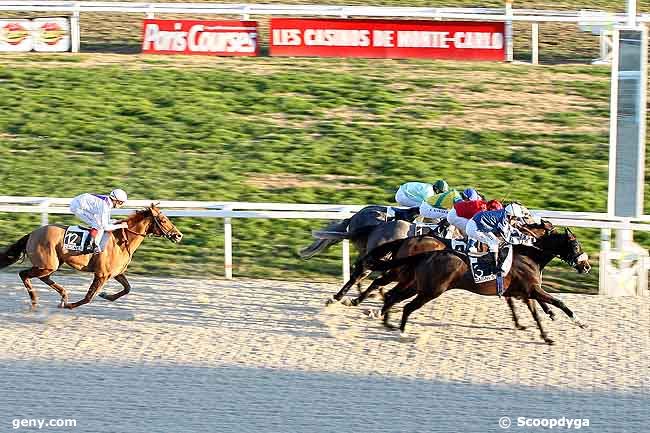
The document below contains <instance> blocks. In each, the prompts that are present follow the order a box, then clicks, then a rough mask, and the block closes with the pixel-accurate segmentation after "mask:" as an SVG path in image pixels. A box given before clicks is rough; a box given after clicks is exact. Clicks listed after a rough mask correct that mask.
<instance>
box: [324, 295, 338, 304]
mask: <svg viewBox="0 0 650 433" xmlns="http://www.w3.org/2000/svg"><path fill="white" fill-rule="evenodd" d="M338 303H339V301H337V300H336V299H334V296H331V297H329V298H327V301H325V305H326V306H327V305H332V304H338Z"/></svg>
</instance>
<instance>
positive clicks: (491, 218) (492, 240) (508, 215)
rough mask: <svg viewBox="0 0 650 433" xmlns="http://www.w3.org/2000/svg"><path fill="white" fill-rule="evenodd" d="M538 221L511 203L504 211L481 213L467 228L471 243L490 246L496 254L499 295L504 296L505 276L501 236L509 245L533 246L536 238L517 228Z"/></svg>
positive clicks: (527, 211)
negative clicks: (501, 261) (500, 245)
mask: <svg viewBox="0 0 650 433" xmlns="http://www.w3.org/2000/svg"><path fill="white" fill-rule="evenodd" d="M531 221H536V219H535V218H533V216H532V214H531V213H530V211H529V210H528V209H526V208H525V207H524V206H522V205H520V204H518V203H511V204H509V205H508V206H506V207H505V209H502V210H495V211H484V212H479V213H477V214H476V215H474V216H473V217H472V219H471V220H470V221H469V222H468V223H467V225H466V226H465V230H466V232H467V237H468V239H469V240H470V243H471V241H475V242H482V243H484V244H487V245H488V248H489V250H490V252H491V253H493V254H494V263H495V264H496V272H497V293H498V295H499V296H501V295H502V294H503V275H502V270H501V264H500V263H499V243H500V240H499V236H500V237H501V238H503V240H504V241H506V242H507V243H509V244H512V245H517V244H522V245H532V244H533V243H534V242H535V240H536V239H535V238H534V237H532V236H528V235H525V234H523V233H521V232H520V231H519V230H518V229H517V227H516V226H518V225H520V224H522V223H527V222H531Z"/></svg>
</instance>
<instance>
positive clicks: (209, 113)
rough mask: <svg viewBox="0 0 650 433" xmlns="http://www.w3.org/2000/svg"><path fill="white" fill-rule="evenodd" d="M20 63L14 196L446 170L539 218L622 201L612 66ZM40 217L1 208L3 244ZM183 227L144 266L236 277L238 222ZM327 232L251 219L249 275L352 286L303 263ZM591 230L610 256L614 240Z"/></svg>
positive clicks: (340, 184)
mask: <svg viewBox="0 0 650 433" xmlns="http://www.w3.org/2000/svg"><path fill="white" fill-rule="evenodd" d="M3 63H5V65H7V66H4V67H0V111H2V113H3V115H2V116H0V194H6V195H29V196H34V195H36V196H38V195H42V196H54V197H66V196H67V197H70V196H74V195H76V194H78V193H81V192H84V191H97V192H103V191H107V190H108V189H109V188H112V187H116V186H117V187H122V188H124V189H126V190H127V191H128V192H129V194H130V197H132V198H134V199H141V198H151V199H159V200H160V199H179V200H215V201H224V200H229V201H253V202H295V203H343V204H364V203H390V202H392V200H393V194H394V191H395V189H396V188H397V186H398V185H399V184H400V183H402V182H404V181H408V180H413V179H422V180H434V179H436V178H438V177H444V178H446V179H447V180H448V181H449V183H450V184H451V185H455V186H458V187H465V186H472V185H477V186H479V187H480V189H481V190H482V191H484V192H485V193H486V194H487V195H488V196H490V197H498V198H504V197H505V198H507V199H510V200H515V199H516V200H520V201H522V202H523V203H525V204H527V205H528V206H529V207H531V208H544V209H556V210H574V211H604V210H605V208H606V180H607V157H608V147H607V142H608V135H607V125H608V123H607V116H608V102H607V101H608V93H609V80H608V69H607V68H602V67H592V66H589V67H585V66H582V67H580V66H561V67H559V66H558V67H544V68H531V67H528V66H517V65H501V64H477V63H471V64H470V63H452V62H429V61H392V60H371V61H369V60H338V59H320V60H299V59H274V58H263V59H203V58H201V59H197V58H182V57H138V58H135V57H125V56H92V55H79V56H51V55H49V56H48V55H40V56H39V55H31V56H20V55H13V56H4V57H3ZM649 172H650V171H649ZM646 193H647V194H648V193H650V191H646ZM646 202H647V198H646ZM52 219H53V220H60V221H62V222H71V221H72V220H71V219H70V218H67V217H53V218H52ZM38 222H39V216H38V215H18V214H1V215H0V246H3V247H4V246H6V245H7V244H8V243H9V242H10V241H13V240H15V239H17V238H18V237H19V236H20V235H22V234H24V233H26V232H28V231H30V230H32V229H33V228H35V227H36V226H37V225H38ZM176 222H177V225H178V226H179V227H180V228H181V230H182V231H183V232H184V233H185V238H184V241H183V243H182V244H181V245H180V246H174V245H172V244H170V243H168V242H167V241H163V240H148V241H147V242H145V244H144V246H143V248H142V250H141V251H139V252H138V254H137V256H136V258H135V260H134V261H133V263H132V265H131V272H142V273H154V274H176V275H182V276H188V275H192V274H193V273H195V272H196V275H201V276H203V275H217V276H218V275H222V274H223V265H222V263H223V262H222V257H223V235H222V232H223V231H222V227H221V226H222V221H220V220H208V219H203V220H198V219H178V220H177V221H176ZM322 223H323V222H322V221H296V220H286V221H277V220H275V221H268V220H236V221H234V237H235V245H234V251H235V270H234V272H235V275H247V276H254V277H281V278H307V277H308V278H312V279H322V278H326V277H328V276H330V277H331V276H336V275H338V274H339V272H340V258H339V257H340V248H334V249H333V250H332V251H331V252H330V253H329V254H327V255H324V256H322V257H317V258H314V259H313V260H311V261H307V262H304V261H300V260H299V259H298V258H297V257H296V251H297V250H298V249H299V248H300V247H301V246H304V245H306V244H308V243H309V242H310V241H311V238H310V230H311V229H312V228H315V227H318V226H320V225H321V224H322ZM576 232H577V233H578V235H579V237H580V238H581V239H582V240H583V241H584V243H585V246H586V249H587V250H589V251H590V252H591V253H593V252H595V251H597V241H598V233H597V231H589V230H586V231H582V230H577V231H576ZM644 239H645V241H646V242H647V241H648V238H647V237H645V238H644ZM554 269H561V270H562V271H561V272H559V273H558V272H555V271H551V272H548V273H547V274H545V278H546V279H547V281H548V282H549V283H550V284H551V285H561V286H562V289H563V290H576V289H577V290H582V291H594V290H595V286H596V282H597V280H596V276H595V275H594V276H591V277H588V278H578V277H573V276H571V277H569V276H568V273H569V271H568V270H567V267H566V266H565V265H561V264H560V265H558V266H555V267H554ZM564 278H570V280H566V281H565V280H564ZM568 281H570V282H568Z"/></svg>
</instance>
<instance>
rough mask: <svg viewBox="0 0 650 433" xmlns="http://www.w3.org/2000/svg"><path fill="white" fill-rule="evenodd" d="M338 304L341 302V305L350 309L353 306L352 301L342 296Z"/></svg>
mask: <svg viewBox="0 0 650 433" xmlns="http://www.w3.org/2000/svg"><path fill="white" fill-rule="evenodd" d="M339 302H341V304H343V305H345V306H346V307H352V306H353V305H354V304H353V303H352V299H350V298H348V297H347V296H344V297H343V298H342V299H341V300H340V301H339Z"/></svg>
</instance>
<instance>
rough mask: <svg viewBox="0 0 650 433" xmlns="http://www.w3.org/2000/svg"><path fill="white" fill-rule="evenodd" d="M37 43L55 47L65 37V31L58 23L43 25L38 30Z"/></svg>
mask: <svg viewBox="0 0 650 433" xmlns="http://www.w3.org/2000/svg"><path fill="white" fill-rule="evenodd" d="M37 31H38V35H39V38H38V39H39V41H40V42H43V43H45V44H47V45H56V44H58V43H59V41H60V40H62V39H63V38H64V37H65V36H67V34H68V32H67V30H65V29H63V28H62V27H61V25H60V24H59V23H56V22H49V23H43V25H41V26H40V27H39V28H38V29H37Z"/></svg>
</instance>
